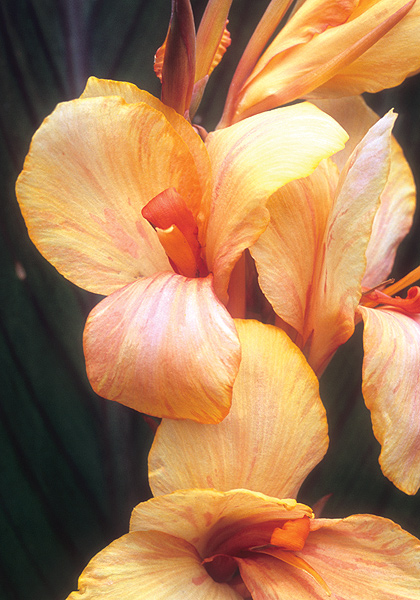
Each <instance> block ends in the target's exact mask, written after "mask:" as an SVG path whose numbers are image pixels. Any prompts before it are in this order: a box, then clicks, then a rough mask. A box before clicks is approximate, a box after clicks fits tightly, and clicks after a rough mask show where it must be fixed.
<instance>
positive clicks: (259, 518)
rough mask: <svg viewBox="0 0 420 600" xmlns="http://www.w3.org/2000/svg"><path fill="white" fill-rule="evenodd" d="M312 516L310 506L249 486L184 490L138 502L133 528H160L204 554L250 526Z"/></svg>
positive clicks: (205, 555)
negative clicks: (229, 488) (226, 489)
mask: <svg viewBox="0 0 420 600" xmlns="http://www.w3.org/2000/svg"><path fill="white" fill-rule="evenodd" d="M305 516H307V517H311V516H312V511H311V509H310V508H309V507H308V506H305V505H304V504H299V503H297V502H296V500H279V499H277V498H271V497H270V496H265V495H264V494H259V493H257V492H251V491H249V490H230V491H227V492H219V491H217V490H181V491H177V492H174V493H172V494H168V495H166V496H158V497H157V498H152V499H151V500H148V501H147V502H142V503H141V504H138V505H137V506H136V508H135V509H134V510H133V512H132V515H131V522H130V531H150V530H156V531H161V532H163V533H166V534H169V535H173V536H176V537H181V538H182V539H184V540H185V541H187V542H189V543H190V544H193V545H194V546H195V548H196V549H197V551H198V552H199V554H200V556H202V558H206V557H207V556H211V554H212V553H213V550H214V548H215V547H217V546H219V545H220V544H221V543H222V542H225V541H226V540H228V539H229V538H230V537H231V536H232V535H234V534H237V533H238V532H241V531H243V530H245V529H247V528H249V527H252V528H253V529H256V528H257V526H258V525H259V524H260V525H262V524H263V523H267V522H269V523H272V524H273V527H272V529H274V527H275V525H274V524H275V522H277V521H278V522H280V523H283V524H284V521H285V520H293V519H301V518H302V517H305Z"/></svg>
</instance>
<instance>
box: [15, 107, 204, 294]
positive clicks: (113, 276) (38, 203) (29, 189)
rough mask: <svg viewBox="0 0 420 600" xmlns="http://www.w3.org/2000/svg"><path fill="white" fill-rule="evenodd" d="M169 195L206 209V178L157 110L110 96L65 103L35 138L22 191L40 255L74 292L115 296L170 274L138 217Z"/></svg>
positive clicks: (155, 240)
mask: <svg viewBox="0 0 420 600" xmlns="http://www.w3.org/2000/svg"><path fill="white" fill-rule="evenodd" d="M194 135H195V134H194ZM197 138H198V136H197ZM204 151H205V150H204ZM165 165H166V166H165ZM168 187H175V188H176V189H177V191H178V192H179V193H180V194H181V195H182V196H183V198H184V200H185V201H186V202H187V203H188V206H189V207H190V209H191V210H193V209H194V210H196V212H198V211H199V207H200V204H201V200H202V179H201V177H200V176H199V175H198V172H197V164H196V161H195V160H194V158H193V156H192V155H191V152H190V150H189V147H188V146H187V144H186V143H185V142H184V141H183V139H182V138H181V136H180V135H179V134H178V133H177V132H176V131H175V129H174V128H173V127H172V125H171V124H170V123H169V122H168V120H167V119H166V118H165V116H164V114H162V113H161V112H160V111H158V110H156V109H154V108H152V107H151V106H149V105H148V104H144V103H138V104H126V103H125V102H124V101H123V100H122V99H121V98H118V97H115V96H112V97H111V96H108V97H96V98H95V97H92V98H83V99H79V100H74V101H71V102H66V103H63V104H60V105H58V107H57V108H56V109H55V111H54V112H53V113H52V115H50V117H48V118H47V119H46V120H45V121H44V123H43V124H42V125H41V127H40V129H39V130H38V131H37V132H36V134H35V136H34V138H33V141H32V144H31V148H30V151H29V154H28V156H27V158H26V160H25V165H24V170H23V172H22V173H21V175H20V177H19V179H18V182H17V187H16V189H17V197H18V200H19V202H20V206H21V209H22V213H23V216H24V218H25V221H26V223H27V226H28V230H29V234H30V236H31V238H32V240H33V241H34V243H35V244H36V246H37V247H38V249H39V250H40V251H41V252H42V254H44V256H45V257H46V258H47V259H48V260H49V261H50V262H51V263H52V264H53V265H54V266H55V267H56V268H57V269H58V270H59V271H60V272H61V273H62V274H63V275H64V276H65V277H67V278H69V279H70V280H72V281H73V282H74V283H76V284H77V285H80V286H81V287H84V288H86V289H88V290H90V291H93V292H96V293H100V294H108V293H111V292H113V291H114V290H116V289H118V288H120V287H121V286H123V285H125V284H127V283H129V282H131V281H134V280H135V279H136V278H138V277H140V276H148V275H151V274H153V273H155V272H156V271H164V270H167V269H168V268H169V263H168V260H167V258H166V255H165V253H164V251H163V249H162V247H161V245H160V243H159V241H158V238H157V236H156V234H155V232H154V231H153V229H152V227H151V226H150V225H149V223H148V222H147V221H146V219H144V218H143V217H142V216H141V209H142V208H143V206H144V205H145V204H146V203H147V202H148V201H149V200H151V199H152V198H153V197H154V196H156V195H157V194H158V193H160V192H161V191H163V190H164V189H167V188H168Z"/></svg>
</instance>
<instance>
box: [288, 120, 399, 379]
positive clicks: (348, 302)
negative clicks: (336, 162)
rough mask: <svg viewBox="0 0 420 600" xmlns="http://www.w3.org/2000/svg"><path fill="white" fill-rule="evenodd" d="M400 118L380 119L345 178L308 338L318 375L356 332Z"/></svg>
mask: <svg viewBox="0 0 420 600" xmlns="http://www.w3.org/2000/svg"><path fill="white" fill-rule="evenodd" d="M394 120H395V115H393V114H392V113H388V114H387V115H385V117H383V119H381V120H380V121H378V123H376V124H375V125H374V126H373V127H372V128H371V129H370V130H369V132H368V133H367V134H366V136H365V137H364V138H363V140H362V142H361V143H360V144H359V145H358V146H357V148H356V150H355V151H354V152H353V153H352V155H351V156H350V158H349V160H348V162H347V163H346V166H345V168H344V169H343V171H342V172H341V174H340V179H339V181H338V185H337V192H336V200H335V204H334V206H333V209H332V211H331V212H330V217H329V222H328V224H327V229H326V232H325V237H324V241H323V244H324V250H323V251H324V252H325V257H324V260H323V263H322V265H321V267H320V269H319V271H318V273H317V275H316V285H317V287H316V290H314V291H313V292H312V293H313V297H312V298H311V309H310V314H309V315H308V317H307V321H306V331H305V334H304V340H305V342H306V346H305V354H306V356H307V358H308V362H309V364H310V365H311V366H312V368H313V369H314V371H315V372H316V373H318V374H320V373H322V371H323V369H324V368H325V366H326V365H327V364H328V361H329V360H330V358H331V356H332V354H333V353H334V352H335V351H336V350H337V348H338V347H339V346H340V345H341V344H343V343H344V342H345V341H347V340H348V338H349V337H350V336H351V335H352V333H353V331H354V315H355V310H356V308H357V304H358V302H359V300H360V296H361V281H362V278H363V274H364V272H365V269H366V257H365V253H366V248H367V246H368V243H369V239H370V235H371V231H372V225H373V220H374V217H375V214H376V212H377V210H378V207H379V203H380V197H381V193H382V192H383V189H384V187H385V184H386V182H387V177H388V173H389V163H390V139H391V130H392V126H393V123H394ZM280 316H281V315H280Z"/></svg>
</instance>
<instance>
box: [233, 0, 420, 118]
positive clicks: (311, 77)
mask: <svg viewBox="0 0 420 600" xmlns="http://www.w3.org/2000/svg"><path fill="white" fill-rule="evenodd" d="M413 3H414V0H411V1H410V2H406V1H405V0H399V1H398V2H396V1H395V0H382V1H380V2H371V1H370V0H366V1H365V2H361V3H358V8H356V9H355V11H353V13H352V15H351V16H350V18H348V19H347V20H345V22H344V23H341V24H340V20H342V19H343V18H344V16H345V14H346V11H348V9H349V8H350V7H351V5H350V6H349V5H348V4H347V5H344V7H340V8H341V10H340V12H339V14H338V15H334V16H333V11H332V10H331V8H332V7H331V5H328V3H327V5H326V6H327V8H330V10H329V11H326V16H327V17H329V18H330V19H331V22H332V24H333V26H331V27H327V28H326V29H325V30H324V31H322V27H320V26H324V25H326V24H327V23H328V18H325V20H324V19H321V20H320V23H317V21H316V20H315V24H316V26H318V27H319V29H320V33H319V34H318V33H317V34H316V35H313V36H312V38H311V39H309V40H308V41H306V42H303V40H305V39H308V38H309V37H310V35H312V34H313V31H312V26H311V23H310V21H309V22H308V24H306V27H308V26H309V35H308V34H307V31H306V29H305V27H304V23H305V20H303V22H302V24H300V26H301V29H302V32H300V31H299V28H298V30H297V31H296V32H295V31H293V29H294V28H292V25H290V27H291V29H292V31H291V32H290V33H291V40H290V43H291V45H292V47H291V48H288V43H287V40H284V41H282V43H281V44H279V52H275V51H274V52H273V53H271V50H270V47H269V48H268V49H267V52H266V54H267V59H268V60H266V55H263V56H262V58H261V60H260V61H259V63H258V64H257V66H256V67H255V69H254V71H253V73H252V74H251V75H250V77H249V79H248V80H247V82H246V83H245V85H244V87H243V89H242V90H241V93H240V94H239V95H238V99H237V105H236V112H235V116H234V117H233V122H235V121H237V120H239V119H243V118H245V117H249V116H251V115H254V114H256V113H258V112H262V111H265V110H269V109H271V108H275V107H277V106H280V105H282V104H285V103H287V102H291V101H292V100H295V99H297V98H314V97H315V98H316V97H321V98H323V97H324V98H325V97H329V96H335V97H337V96H351V95H356V94H360V93H361V92H364V91H377V90H378V89H383V87H392V86H393V85H397V84H398V83H401V81H403V79H404V78H405V77H406V76H407V75H409V74H413V73H414V72H415V71H416V70H417V69H418V68H419V67H420V59H419V57H418V54H416V52H415V48H416V44H417V38H416V33H418V32H417V31H415V29H414V28H413V30H411V29H410V33H409V39H408V40H407V42H406V45H407V51H408V64H404V65H402V62H403V60H402V57H401V60H396V61H395V62H394V60H393V54H392V52H389V51H388V49H384V47H383V46H382V55H384V54H386V56H387V57H388V58H389V61H390V65H391V69H390V70H388V71H386V72H385V69H386V67H385V68H384V66H382V68H381V71H382V72H381V73H377V72H376V70H375V68H371V70H369V69H368V68H363V69H360V70H359V71H360V72H359V73H358V77H353V78H352V77H351V71H350V73H349V75H347V76H346V75H345V73H346V71H345V69H346V67H348V65H352V64H353V63H356V62H357V59H359V57H360V56H362V55H363V54H364V53H366V52H367V51H368V50H369V48H371V47H375V45H376V43H377V42H378V40H380V39H381V38H382V37H384V36H385V34H387V33H388V32H389V31H390V30H392V28H393V27H395V26H396V24H399V23H400V21H401V20H402V19H404V18H405V17H407V13H409V11H410V9H411V8H412V6H413ZM305 7H306V3H304V4H303V7H302V8H301V9H300V10H303V11H305ZM314 9H315V10H316V6H314ZM300 10H299V11H297V12H296V13H295V15H294V17H292V19H291V22H292V20H293V19H298V18H299V13H300ZM310 17H311V11H308V19H309V18H310ZM334 19H335V20H336V21H335V22H334ZM415 22H416V21H415ZM316 26H315V27H314V29H315V31H316ZM280 35H282V34H280ZM403 36H404V32H402V37H400V35H397V39H398V41H401V44H400V46H401V47H404V42H405V40H404V37H403ZM384 39H385V38H384ZM392 39H394V38H392ZM298 40H302V41H301V43H298ZM399 51H400V52H402V53H403V54H402V56H404V57H405V54H404V50H402V48H399ZM374 56H375V57H376V54H375V55H374ZM370 62H372V61H370ZM379 62H382V61H378V64H379ZM384 62H386V61H384ZM260 65H261V67H260ZM342 73H343V75H342ZM394 80H396V81H395V83H394ZM375 86H376V89H375V90H374V89H373V88H374V87H375ZM371 88H372V89H371Z"/></svg>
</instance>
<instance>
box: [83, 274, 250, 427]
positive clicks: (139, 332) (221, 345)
mask: <svg viewBox="0 0 420 600" xmlns="http://www.w3.org/2000/svg"><path fill="white" fill-rule="evenodd" d="M84 349H85V356H86V367H87V373H88V377H89V380H90V382H91V384H92V387H93V388H94V390H95V391H96V392H97V393H98V394H99V395H101V396H103V397H105V398H108V399H109V400H117V401H118V402H121V403H122V404H125V405H126V406H130V407H132V408H134V409H136V410H139V411H141V412H145V413H147V414H150V415H154V416H157V417H169V418H187V419H193V420H197V421H202V422H205V423H215V422H219V421H221V420H222V419H223V418H224V417H225V416H226V414H227V413H228V412H229V408H230V404H231V397H232V386H233V382H234V380H235V377H236V375H237V372H238V368H239V362H240V346H239V341H238V337H237V334H236V330H235V326H234V323H233V320H232V319H231V317H230V316H229V314H228V312H227V311H226V309H225V308H224V306H223V305H222V304H221V303H220V302H219V301H218V299H217V298H216V297H215V295H214V292H213V288H212V278H211V277H208V278H198V279H187V278H185V277H182V276H180V275H175V274H172V273H162V274H158V275H156V276H154V277H152V278H146V279H141V280H138V281H136V282H135V283H133V284H131V285H129V286H126V287H125V288H123V289H121V290H119V291H117V292H114V294H112V295H111V296H109V297H108V298H106V299H105V300H102V301H101V302H100V303H99V304H98V305H97V306H96V307H95V308H94V309H93V310H92V312H91V313H90V315H89V317H88V320H87V323H86V327H85V332H84Z"/></svg>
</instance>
